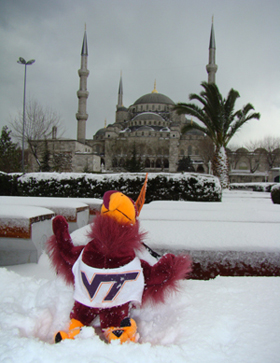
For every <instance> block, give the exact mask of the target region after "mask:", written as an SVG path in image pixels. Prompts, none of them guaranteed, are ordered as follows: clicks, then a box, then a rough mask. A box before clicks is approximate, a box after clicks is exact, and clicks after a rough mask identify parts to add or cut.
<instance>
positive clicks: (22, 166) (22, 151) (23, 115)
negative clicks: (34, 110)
mask: <svg viewBox="0 0 280 363" xmlns="http://www.w3.org/2000/svg"><path fill="white" fill-rule="evenodd" d="M34 62H35V59H31V60H29V61H28V62H26V60H25V59H24V58H22V57H20V58H19V60H18V61H17V63H19V64H23V65H24V86H23V113H22V150H21V169H22V172H23V173H24V136H25V135H24V133H25V95H26V66H30V65H31V64H33V63H34Z"/></svg>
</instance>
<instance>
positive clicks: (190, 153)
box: [188, 145, 192, 156]
mask: <svg viewBox="0 0 280 363" xmlns="http://www.w3.org/2000/svg"><path fill="white" fill-rule="evenodd" d="M188 155H189V156H190V155H192V146H191V145H190V146H189V147H188Z"/></svg>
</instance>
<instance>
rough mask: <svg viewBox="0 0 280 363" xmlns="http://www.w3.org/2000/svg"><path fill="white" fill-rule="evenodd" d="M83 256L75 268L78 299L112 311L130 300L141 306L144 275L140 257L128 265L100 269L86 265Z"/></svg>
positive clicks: (75, 296)
mask: <svg viewBox="0 0 280 363" xmlns="http://www.w3.org/2000/svg"><path fill="white" fill-rule="evenodd" d="M82 255H83V253H81V254H80V256H79V258H78V259H77V261H76V262H75V264H74V266H73V268H72V271H73V274H74V278H75V290H74V299H75V300H77V301H79V302H80V303H81V304H83V305H86V306H89V307H94V308H110V307H114V306H119V305H122V304H125V303H127V302H130V301H131V302H134V303H136V304H137V303H139V304H141V302H142V295H143V291H144V275H143V271H142V266H141V262H140V260H139V258H138V257H135V258H134V260H132V261H131V262H129V263H128V264H127V265H125V266H121V267H118V268H112V269H100V268H95V267H91V266H88V265H87V264H85V263H84V262H83V261H82Z"/></svg>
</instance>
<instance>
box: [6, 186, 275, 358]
mask: <svg viewBox="0 0 280 363" xmlns="http://www.w3.org/2000/svg"><path fill="white" fill-rule="evenodd" d="M140 217H141V225H142V227H143V229H145V230H147V231H148V232H149V234H148V238H147V243H148V244H149V245H150V246H151V247H152V248H154V249H157V248H158V249H161V248H164V249H166V248H167V247H168V246H171V248H172V249H173V250H174V249H175V250H176V249H178V250H180V249H189V250H197V249H206V250H215V249H219V250H227V249H230V250H236V251H238V250H242V251H255V250H256V251H270V252H271V251H279V250H280V241H279V235H280V233H279V232H280V206H279V205H274V204H273V203H272V202H271V200H270V194H269V193H256V192H241V191H227V192H224V195H223V202H222V203H191V202H153V203H150V204H149V205H145V206H144V208H143V210H142V212H141V216H140ZM80 236H81V233H80V232H77V233H76V234H75V233H74V235H73V237H74V239H75V240H76V239H79V238H80ZM0 286H1V294H0V361H1V362H5V363H6V362H7V363H10V362H23V363H26V362H36V363H37V362H59V363H63V362H67V363H72V362H73V363H75V362H83V363H87V362H88V363H109V362H110V363H111V362H116V363H117V362H122V363H126V362H127V363H128V362H129V363H131V362H133V363H138V362H139V363H142V362H145V363H149V362H172V363H173V362H176V363H177V362H178V363H180V362H184V363H185V362H194V363H200V362H201V363H202V362H203V363H208V362H209V363H210V362H213V363H214V362H215V363H218V362H223V363H224V362H229V363H233V362H239V363H240V362H244V363H251V362H252V363H274V362H275V363H276V362H277V363H278V362H279V361H280V345H279V337H280V313H279V306H280V277H217V278H216V279H214V280H209V281H197V280H195V281H194V280H186V281H182V283H181V291H180V292H179V293H178V294H176V295H173V296H169V298H168V300H167V303H166V304H164V305H159V306H156V307H154V306H146V307H144V308H142V309H139V310H134V311H133V314H132V316H133V317H134V318H135V320H136V321H137V324H138V328H139V333H140V336H141V338H140V341H139V343H137V344H134V343H130V344H124V345H118V344H111V345H108V344H106V343H104V342H103V341H102V340H100V338H99V336H98V335H96V334H95V330H94V329H93V328H91V327H87V328H84V329H83V331H82V333H81V334H80V335H79V336H78V337H77V339H75V340H74V341H63V342H61V343H59V344H53V343H52V339H53V335H54V333H55V332H56V331H57V330H60V329H62V328H64V327H65V326H66V324H67V322H68V317H69V312H70V310H71V307H72V304H73V300H72V288H71V287H69V286H66V285H65V284H64V282H63V281H62V280H61V279H60V278H57V277H56V276H55V274H54V273H53V271H52V270H51V269H50V266H49V260H48V257H47V256H46V255H43V256H42V257H41V259H40V261H39V264H38V265H35V264H30V265H21V266H9V267H7V269H5V268H1V269H0Z"/></svg>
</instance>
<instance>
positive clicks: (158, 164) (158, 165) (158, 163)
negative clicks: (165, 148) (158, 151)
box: [156, 159, 161, 168]
mask: <svg viewBox="0 0 280 363" xmlns="http://www.w3.org/2000/svg"><path fill="white" fill-rule="evenodd" d="M156 168H161V159H157V160H156Z"/></svg>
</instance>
